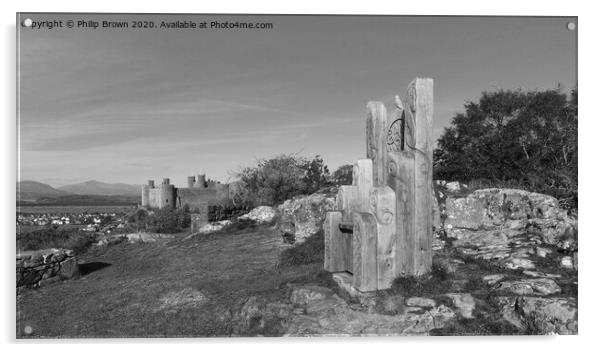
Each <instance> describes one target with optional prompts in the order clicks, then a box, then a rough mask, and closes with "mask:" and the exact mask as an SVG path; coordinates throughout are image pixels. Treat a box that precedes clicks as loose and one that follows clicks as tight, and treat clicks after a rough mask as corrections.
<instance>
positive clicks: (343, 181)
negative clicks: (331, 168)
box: [332, 164, 353, 186]
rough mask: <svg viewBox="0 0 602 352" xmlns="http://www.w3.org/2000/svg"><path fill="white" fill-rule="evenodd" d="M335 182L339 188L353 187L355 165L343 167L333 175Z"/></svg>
mask: <svg viewBox="0 0 602 352" xmlns="http://www.w3.org/2000/svg"><path fill="white" fill-rule="evenodd" d="M332 176H333V182H334V184H335V185H337V186H343V185H351V184H352V183H353V165H349V164H348V165H343V166H341V167H339V168H338V169H336V171H335V172H334V173H333V174H332Z"/></svg>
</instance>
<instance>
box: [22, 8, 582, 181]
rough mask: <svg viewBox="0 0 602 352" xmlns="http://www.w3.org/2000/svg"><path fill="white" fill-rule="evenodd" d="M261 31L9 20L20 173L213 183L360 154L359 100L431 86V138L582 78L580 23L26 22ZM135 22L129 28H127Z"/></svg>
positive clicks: (41, 177)
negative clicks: (576, 26)
mask: <svg viewBox="0 0 602 352" xmlns="http://www.w3.org/2000/svg"><path fill="white" fill-rule="evenodd" d="M24 18H31V19H32V20H33V21H43V20H63V21H64V22H65V21H67V20H69V19H72V20H74V21H76V23H77V21H78V20H83V21H88V20H94V21H100V22H102V21H103V20H108V21H132V20H152V21H154V22H155V23H156V24H157V25H158V24H160V22H161V21H166V22H169V21H176V20H180V21H194V22H203V21H207V22H209V23H210V22H211V21H215V20H217V21H222V22H223V21H226V20H228V21H232V22H233V21H243V22H269V23H272V24H273V28H271V29H160V28H155V29H134V28H129V29H122V28H120V29H117V28H115V29H101V28H96V29H91V28H53V29H48V28H42V29H32V28H26V27H22V26H19V33H18V35H19V42H18V46H19V51H18V55H19V56H18V65H19V72H18V74H19V76H18V82H19V86H18V89H19V92H18V98H19V116H18V119H19V120H18V133H19V139H18V142H19V148H18V152H19V179H20V180H36V181H40V182H44V183H48V184H50V185H52V186H55V187H58V186H62V185H65V184H70V183H77V182H83V181H87V180H98V181H103V182H110V183H115V182H125V183H131V184H141V183H145V182H146V180H148V179H154V180H156V181H157V182H160V180H161V179H162V178H165V177H169V178H170V179H171V182H172V183H174V184H176V185H178V186H183V185H185V184H186V176H188V175H192V174H197V173H199V172H200V173H205V174H206V175H207V177H209V178H211V179H215V180H218V181H221V182H228V181H231V180H232V175H233V173H235V172H236V171H237V170H240V169H241V168H242V167H245V166H253V165H255V164H256V162H257V160H258V159H262V158H268V157H272V156H276V155H278V154H282V153H285V154H289V153H298V154H299V155H302V156H306V157H313V156H314V155H320V156H321V157H323V158H324V161H325V162H326V164H327V165H328V166H329V168H330V169H331V171H334V170H335V169H336V168H337V167H339V166H341V165H344V164H350V163H353V162H354V161H355V160H356V159H359V158H364V157H365V118H366V104H367V103H368V102H369V101H373V100H378V101H382V102H384V103H385V104H386V106H387V107H388V108H389V109H390V110H389V111H392V109H393V101H394V100H393V99H394V96H395V95H402V94H403V93H404V92H405V91H406V88H407V86H408V84H409V83H410V82H411V81H412V79H413V78H415V77H431V78H433V79H434V105H435V106H434V121H433V129H434V135H435V136H439V135H440V134H441V133H442V131H443V129H444V128H445V127H448V126H449V124H450V121H451V119H452V117H453V116H454V115H455V114H456V113H460V112H463V106H464V104H465V103H467V102H468V101H476V100H478V98H479V96H480V94H481V92H483V91H491V90H497V89H518V88H520V89H523V90H533V89H539V90H543V89H552V88H556V87H557V86H558V85H560V86H561V89H562V90H563V91H565V92H566V91H569V90H570V89H571V88H572V87H574V86H575V85H576V84H577V31H576V30H573V31H571V30H568V29H567V23H569V22H571V21H574V22H576V19H575V18H568V17H565V18H559V17H556V18H549V17H548V18H543V17H518V18H516V17H405V16H387V17H375V16H234V15H229V16H218V15H179V16H178V15H154V16H149V15H146V16H143V15H119V14H112V15H108V14H107V15H90V14H70V15H65V14H63V15H60V14H58V15H57V14H52V15H48V14H30V15H26V14H21V20H22V19H24ZM130 25H131V24H130Z"/></svg>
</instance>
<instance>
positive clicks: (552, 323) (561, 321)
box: [494, 296, 578, 335]
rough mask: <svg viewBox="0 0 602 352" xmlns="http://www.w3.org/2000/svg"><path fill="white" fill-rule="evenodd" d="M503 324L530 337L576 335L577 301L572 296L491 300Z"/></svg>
mask: <svg viewBox="0 0 602 352" xmlns="http://www.w3.org/2000/svg"><path fill="white" fill-rule="evenodd" d="M494 301H495V304H496V305H497V306H498V307H499V308H500V309H501V311H502V314H503V317H504V319H505V320H506V321H508V322H509V323H511V324H512V325H514V326H516V327H517V328H520V329H527V333H530V334H554V333H555V334H561V335H566V334H577V331H578V323H577V300H576V299H575V298H572V297H528V296H519V297H508V296H499V297H495V298H494Z"/></svg>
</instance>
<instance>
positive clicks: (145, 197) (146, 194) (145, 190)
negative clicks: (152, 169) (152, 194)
mask: <svg viewBox="0 0 602 352" xmlns="http://www.w3.org/2000/svg"><path fill="white" fill-rule="evenodd" d="M148 197H149V188H148V185H142V202H141V205H142V206H143V207H148V206H149V200H148Z"/></svg>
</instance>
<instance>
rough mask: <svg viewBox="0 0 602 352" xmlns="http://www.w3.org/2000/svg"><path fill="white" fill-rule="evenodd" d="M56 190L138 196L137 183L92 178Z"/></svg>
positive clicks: (138, 188) (100, 194)
mask: <svg viewBox="0 0 602 352" xmlns="http://www.w3.org/2000/svg"><path fill="white" fill-rule="evenodd" d="M58 190H60V191H63V192H68V193H72V194H85V195H99V196H140V186H139V185H128V184H125V183H104V182H100V181H94V180H92V181H86V182H82V183H76V184H72V185H66V186H61V187H58Z"/></svg>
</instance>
